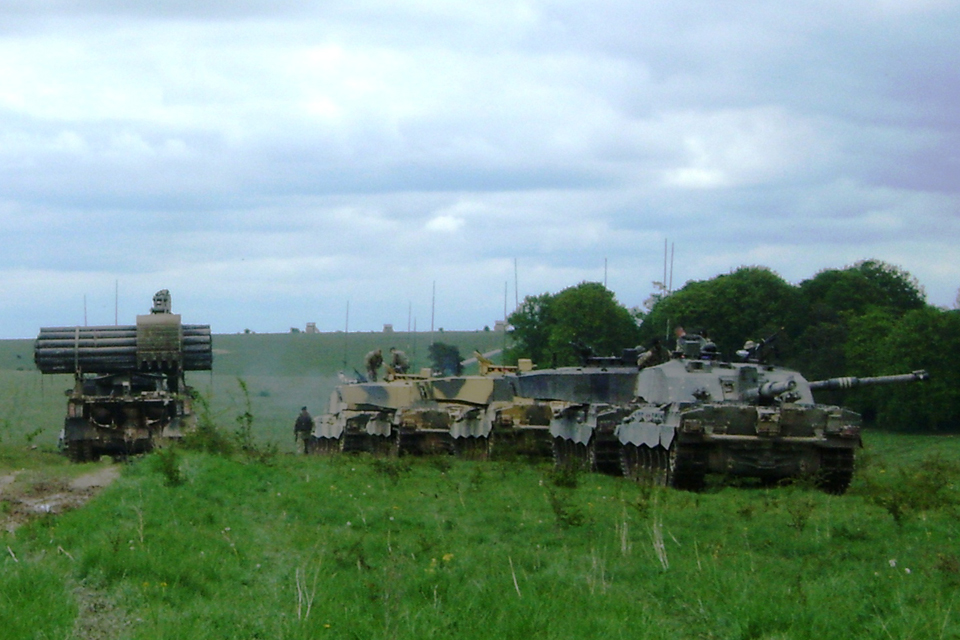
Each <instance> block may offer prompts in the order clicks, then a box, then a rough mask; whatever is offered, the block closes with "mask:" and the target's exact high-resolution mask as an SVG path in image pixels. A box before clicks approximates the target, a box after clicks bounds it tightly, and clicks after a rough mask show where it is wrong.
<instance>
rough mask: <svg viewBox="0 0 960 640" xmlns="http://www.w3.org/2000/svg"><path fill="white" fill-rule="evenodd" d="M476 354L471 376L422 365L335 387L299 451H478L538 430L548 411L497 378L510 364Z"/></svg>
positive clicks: (467, 453)
mask: <svg viewBox="0 0 960 640" xmlns="http://www.w3.org/2000/svg"><path fill="white" fill-rule="evenodd" d="M478 355H479V354H478ZM478 359H479V360H480V375H475V376H445V377H434V376H432V375H431V373H430V370H429V369H425V370H422V371H421V372H420V373H419V374H390V375H389V376H388V378H389V379H388V380H386V381H383V382H355V383H348V384H343V385H340V386H338V387H336V388H335V389H334V390H333V392H332V393H331V396H330V402H329V405H328V409H327V413H325V414H323V415H321V416H320V417H319V419H318V420H317V421H316V426H315V428H314V431H313V435H312V438H310V440H309V441H308V444H307V450H308V451H309V452H311V453H313V452H316V453H330V452H350V451H367V452H371V453H387V454H397V455H399V454H429V453H456V454H457V455H462V456H467V457H477V458H485V457H487V456H489V454H490V451H491V449H492V447H493V442H494V439H495V438H496V439H505V440H517V439H520V438H522V437H523V436H524V435H526V434H529V433H531V432H532V433H538V434H546V433H547V428H548V424H549V418H548V413H547V412H545V411H544V410H543V409H542V407H540V406H539V405H538V404H537V403H536V402H534V401H533V400H530V399H519V400H517V399H515V398H514V397H513V388H512V386H511V385H510V384H509V383H507V382H506V381H505V380H504V374H505V373H510V372H516V370H517V368H516V367H502V366H497V365H493V364H492V363H490V361H488V360H485V359H483V358H482V356H479V358H478ZM541 440H542V438H541Z"/></svg>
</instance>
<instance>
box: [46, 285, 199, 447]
mask: <svg viewBox="0 0 960 640" xmlns="http://www.w3.org/2000/svg"><path fill="white" fill-rule="evenodd" d="M34 362H35V363H36V366H37V368H38V369H39V370H40V371H41V372H42V373H44V374H73V376H74V385H73V388H72V389H69V390H67V392H66V394H67V416H66V418H65V420H64V426H63V431H62V432H61V434H60V446H61V449H62V450H63V451H64V453H66V455H67V456H69V457H70V458H71V459H72V460H74V461H77V462H83V461H87V460H95V459H97V458H99V457H100V456H101V455H113V456H121V455H127V454H133V453H141V452H144V451H148V450H150V449H152V448H153V447H155V446H157V445H159V444H162V442H163V441H164V440H167V439H179V438H181V437H182V436H183V433H184V432H185V431H186V430H188V429H190V428H191V427H192V426H193V425H194V424H195V420H196V419H195V416H194V413H193V409H192V390H191V388H190V387H188V386H187V384H186V381H185V378H184V372H185V371H208V370H210V369H211V367H212V365H213V350H212V343H211V334H210V326H209V325H195V324H182V323H181V319H180V315H179V314H174V313H172V312H171V300H170V294H169V292H168V291H167V290H162V291H159V292H157V294H156V295H154V298H153V308H152V309H151V313H150V314H148V315H138V316H137V323H136V325H132V326H98V327H88V326H82V327H81V326H77V327H46V328H41V329H40V333H39V335H38V336H37V340H36V342H35V345H34Z"/></svg>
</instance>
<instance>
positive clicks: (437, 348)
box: [427, 342, 463, 376]
mask: <svg viewBox="0 0 960 640" xmlns="http://www.w3.org/2000/svg"><path fill="white" fill-rule="evenodd" d="M427 353H428V354H429V356H430V364H431V366H433V370H434V371H438V372H440V373H441V374H442V375H445V376H458V375H460V374H461V373H463V365H462V364H461V363H460V362H461V361H460V349H459V348H458V347H456V346H455V345H451V344H444V343H443V342H434V343H432V344H431V345H430V346H429V347H427Z"/></svg>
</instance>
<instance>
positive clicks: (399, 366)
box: [390, 347, 410, 373]
mask: <svg viewBox="0 0 960 640" xmlns="http://www.w3.org/2000/svg"><path fill="white" fill-rule="evenodd" d="M390 366H391V367H393V372H394V373H406V372H407V371H409V370H410V359H409V358H407V354H405V353H404V352H403V351H400V350H399V349H397V348H396V347H390Z"/></svg>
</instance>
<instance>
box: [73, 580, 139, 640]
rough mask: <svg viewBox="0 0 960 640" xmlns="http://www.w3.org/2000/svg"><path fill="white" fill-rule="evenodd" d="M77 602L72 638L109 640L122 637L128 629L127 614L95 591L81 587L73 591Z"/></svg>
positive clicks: (128, 620)
mask: <svg viewBox="0 0 960 640" xmlns="http://www.w3.org/2000/svg"><path fill="white" fill-rule="evenodd" d="M73 596H74V597H75V598H76V601H77V620H76V622H75V623H74V625H73V637H75V638H78V639H79V640H109V639H110V638H120V637H123V635H124V631H125V630H127V629H129V627H130V624H131V623H130V619H129V617H128V616H127V612H126V611H124V610H123V609H121V608H119V607H117V606H116V605H115V604H114V603H113V602H112V601H111V600H110V599H109V598H107V597H106V596H105V595H104V594H103V593H101V592H99V591H97V590H96V589H91V588H89V587H87V586H84V585H81V586H78V587H76V588H75V589H74V590H73Z"/></svg>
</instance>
